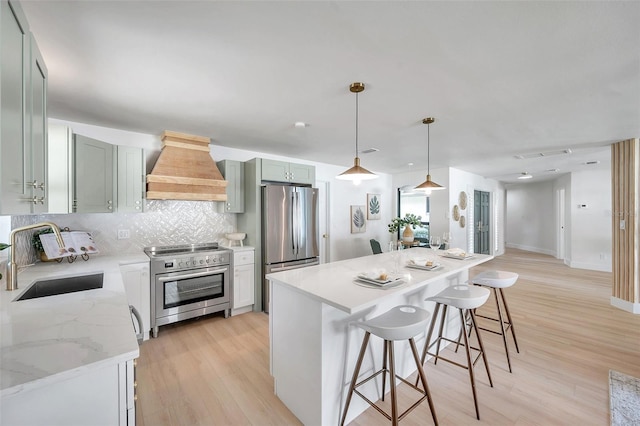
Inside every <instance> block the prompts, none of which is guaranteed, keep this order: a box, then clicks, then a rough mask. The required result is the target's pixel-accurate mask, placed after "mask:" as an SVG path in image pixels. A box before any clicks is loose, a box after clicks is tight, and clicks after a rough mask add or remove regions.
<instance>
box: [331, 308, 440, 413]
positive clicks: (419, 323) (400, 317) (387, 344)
mask: <svg viewBox="0 0 640 426" xmlns="http://www.w3.org/2000/svg"><path fill="white" fill-rule="evenodd" d="M430 316H431V313H430V312H429V311H426V310H424V309H422V308H419V307H416V306H410V305H401V306H396V307H395V308H392V309H390V310H389V311H387V312H385V313H384V314H382V315H379V316H377V317H375V318H372V319H370V320H367V321H362V322H356V323H354V324H355V325H356V326H358V327H360V328H361V329H363V330H364V331H365V335H364V339H363V340H362V347H361V348H360V354H359V355H358V361H357V362H356V366H355V371H354V372H353V378H352V379H351V385H350V387H349V393H348V394H347V400H346V403H345V407H344V413H343V414H342V421H341V422H340V425H344V422H345V419H346V417H347V411H348V410H349V404H350V403H351V397H352V396H353V394H354V393H356V394H358V395H359V396H360V397H361V398H362V399H364V400H365V401H366V402H367V403H369V405H371V406H372V407H373V408H375V409H376V410H378V412H380V413H381V414H382V415H384V416H385V417H386V418H387V419H388V420H391V422H392V424H393V425H394V426H395V425H397V424H398V422H399V421H400V420H402V419H403V418H404V417H405V416H406V415H407V414H409V412H411V411H412V410H413V409H414V408H416V407H417V406H418V405H419V404H420V403H421V402H422V401H424V400H425V399H426V400H427V401H428V403H429V408H430V409H431V416H432V417H433V422H434V424H436V425H437V424H438V419H437V418H436V412H435V409H434V407H433V400H432V399H431V393H430V392H429V387H428V386H427V377H426V375H425V374H424V370H423V369H422V363H420V359H419V357H418V350H417V348H416V343H415V341H414V339H413V338H414V337H415V336H417V335H418V334H420V333H422V332H424V330H425V328H426V326H427V323H428V322H429V317H430ZM372 334H373V335H375V336H378V337H380V338H381V339H383V340H384V351H383V362H382V369H380V370H378V371H376V372H375V373H373V374H372V375H370V376H369V377H367V378H365V379H363V380H361V381H360V382H358V374H359V373H360V367H361V366H362V360H363V359H364V355H365V352H366V349H367V345H368V343H369V337H370V336H371V335H372ZM396 340H409V345H410V346H411V352H412V354H413V359H414V360H415V363H416V367H417V369H418V376H419V380H420V381H421V382H422V386H423V388H424V390H422V389H420V388H418V387H417V386H415V385H413V384H412V383H409V382H408V381H406V380H405V379H403V378H402V377H399V376H396V373H395V355H394V350H393V343H394V341H396ZM387 358H388V365H389V368H388V369H387ZM386 373H389V384H390V387H391V416H389V414H388V413H386V412H385V411H383V410H382V409H381V408H380V407H378V406H377V405H375V403H374V402H373V401H371V400H369V398H367V397H366V396H364V395H363V394H362V393H360V392H359V391H358V389H357V388H358V387H359V386H361V385H363V384H364V383H366V382H368V381H369V380H371V379H373V378H374V377H376V376H377V375H379V374H382V400H383V401H384V395H385V388H386V383H385V380H386ZM394 377H397V378H398V379H400V380H401V381H403V382H404V383H406V384H407V385H409V386H411V387H412V388H413V389H415V390H417V391H418V392H420V393H421V394H423V395H422V397H421V398H420V399H419V400H418V401H417V402H415V403H414V404H413V405H412V406H411V407H409V408H407V409H406V410H405V411H404V412H403V413H402V414H398V404H397V402H398V401H397V396H396V385H395V380H394Z"/></svg>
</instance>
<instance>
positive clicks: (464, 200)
mask: <svg viewBox="0 0 640 426" xmlns="http://www.w3.org/2000/svg"><path fill="white" fill-rule="evenodd" d="M458 204H460V210H464V209H466V208H467V193H466V192H464V191H460V195H459V196H458Z"/></svg>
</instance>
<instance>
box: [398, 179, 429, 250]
mask: <svg viewBox="0 0 640 426" xmlns="http://www.w3.org/2000/svg"><path fill="white" fill-rule="evenodd" d="M429 210H430V209H429V196H428V195H427V194H426V193H425V192H424V191H416V190H414V189H413V187H410V188H398V216H399V217H404V215H406V214H407V213H413V214H415V215H416V216H420V217H421V218H422V219H421V220H422V226H420V227H417V228H416V229H414V230H413V235H414V238H415V239H416V240H419V241H422V242H428V241H429ZM400 232H402V230H399V232H398V235H400Z"/></svg>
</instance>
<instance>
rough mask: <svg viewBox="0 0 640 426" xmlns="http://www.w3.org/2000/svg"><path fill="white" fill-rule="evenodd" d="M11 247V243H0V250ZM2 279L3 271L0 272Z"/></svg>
mask: <svg viewBox="0 0 640 426" xmlns="http://www.w3.org/2000/svg"><path fill="white" fill-rule="evenodd" d="M9 247H11V245H10V244H5V243H0V251H2V250H4V249H7V248H9ZM1 279H2V272H0V280H1Z"/></svg>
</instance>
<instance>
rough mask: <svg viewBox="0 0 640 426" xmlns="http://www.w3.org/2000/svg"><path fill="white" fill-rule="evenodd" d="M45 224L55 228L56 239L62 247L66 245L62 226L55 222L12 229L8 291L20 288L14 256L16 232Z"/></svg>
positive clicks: (44, 223) (8, 264) (8, 266)
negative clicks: (61, 230)
mask: <svg viewBox="0 0 640 426" xmlns="http://www.w3.org/2000/svg"><path fill="white" fill-rule="evenodd" d="M43 226H48V227H50V228H51V229H52V230H53V233H54V234H56V241H58V245H59V246H60V248H63V247H64V241H63V240H62V235H60V228H58V225H56V224H55V223H51V222H40V223H34V224H33V225H27V226H22V227H20V228H16V229H14V230H13V231H11V236H10V237H9V239H10V240H11V241H10V244H11V247H10V248H9V263H7V291H12V290H17V289H18V264H17V263H16V262H15V256H14V251H15V249H16V234H17V233H18V232H21V231H28V230H29V229H35V228H42V227H43Z"/></svg>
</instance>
